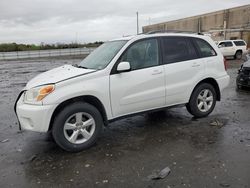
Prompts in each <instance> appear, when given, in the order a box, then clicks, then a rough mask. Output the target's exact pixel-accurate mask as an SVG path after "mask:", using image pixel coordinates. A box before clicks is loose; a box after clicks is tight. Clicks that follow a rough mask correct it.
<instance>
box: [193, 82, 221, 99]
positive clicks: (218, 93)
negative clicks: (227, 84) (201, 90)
mask: <svg viewBox="0 0 250 188" xmlns="http://www.w3.org/2000/svg"><path fill="white" fill-rule="evenodd" d="M202 83H208V84H211V85H212V86H214V89H215V92H216V100H217V101H220V99H221V94H220V88H219V85H218V83H217V82H216V80H215V79H213V78H206V79H204V80H202V81H200V82H199V83H198V84H197V85H196V86H195V88H196V87H197V86H198V85H200V84H202ZM193 91H194V90H193Z"/></svg>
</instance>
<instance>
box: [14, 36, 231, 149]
mask: <svg viewBox="0 0 250 188" xmlns="http://www.w3.org/2000/svg"><path fill="white" fill-rule="evenodd" d="M228 84H229V76H228V74H227V72H226V65H225V62H224V58H223V55H222V54H221V52H220V50H219V49H218V47H217V46H216V45H215V43H214V42H213V41H212V40H211V38H210V37H208V36H203V35H195V34H183V33H172V34H171V33H158V34H157V33H155V34H142V35H136V36H131V37H124V38H120V39H116V40H111V41H108V42H106V43H104V44H103V45H101V46H100V47H98V48H97V49H96V50H95V51H94V52H92V53H91V54H90V55H89V56H87V57H86V58H85V59H84V60H83V61H82V62H80V63H79V64H78V65H64V66H61V67H58V68H55V69H52V70H50V71H47V72H45V73H42V74H40V75H38V76H36V77H35V78H33V79H32V80H30V81H29V82H28V83H27V85H26V86H25V88H24V89H23V90H22V91H21V93H20V94H19V96H18V98H17V101H16V104H15V111H16V114H17V117H18V120H19V125H20V129H25V130H31V131H37V132H48V131H51V132H52V135H53V137H54V140H55V141H56V143H57V144H58V145H59V146H60V147H61V148H63V149H64V150H67V151H71V152H77V151H81V150H83V149H86V148H88V147H90V146H92V145H93V144H94V143H95V142H96V141H97V138H98V136H99V135H100V133H101V131H102V129H103V126H105V125H107V124H108V123H109V122H111V121H114V120H117V119H119V118H121V117H127V116H129V115H134V114H137V113H141V112H147V111H152V110H157V109H162V108H166V107H170V106H177V105H186V108H187V110H188V112H190V114H192V115H193V116H195V117H197V118H201V117H205V116H207V115H209V114H210V113H211V112H212V111H213V109H214V107H215V104H216V101H220V99H221V91H222V90H223V89H224V88H225V87H226V86H227V85H228Z"/></svg>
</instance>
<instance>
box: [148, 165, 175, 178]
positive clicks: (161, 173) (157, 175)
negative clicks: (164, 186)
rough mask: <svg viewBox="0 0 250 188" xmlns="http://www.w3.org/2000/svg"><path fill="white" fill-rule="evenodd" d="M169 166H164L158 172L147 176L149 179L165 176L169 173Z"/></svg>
mask: <svg viewBox="0 0 250 188" xmlns="http://www.w3.org/2000/svg"><path fill="white" fill-rule="evenodd" d="M170 171H171V170H170V168H169V167H166V168H164V169H162V170H161V171H160V172H158V173H157V172H154V173H153V174H151V175H149V176H148V178H149V179H151V180H159V179H163V178H165V177H167V176H168V175H169V174H170Z"/></svg>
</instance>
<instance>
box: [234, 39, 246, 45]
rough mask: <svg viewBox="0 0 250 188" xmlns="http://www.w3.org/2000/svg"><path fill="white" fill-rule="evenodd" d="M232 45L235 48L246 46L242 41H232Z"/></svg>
mask: <svg viewBox="0 0 250 188" xmlns="http://www.w3.org/2000/svg"><path fill="white" fill-rule="evenodd" d="M234 44H235V45H236V46H246V44H245V42H244V41H242V40H237V41H234Z"/></svg>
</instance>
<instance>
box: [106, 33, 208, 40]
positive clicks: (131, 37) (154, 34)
mask: <svg viewBox="0 0 250 188" xmlns="http://www.w3.org/2000/svg"><path fill="white" fill-rule="evenodd" d="M161 36H186V37H196V38H204V35H198V34H189V33H153V34H139V35H131V36H124V37H121V38H117V39H113V40H110V41H118V40H131V39H135V40H136V39H142V38H151V37H161Z"/></svg>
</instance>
